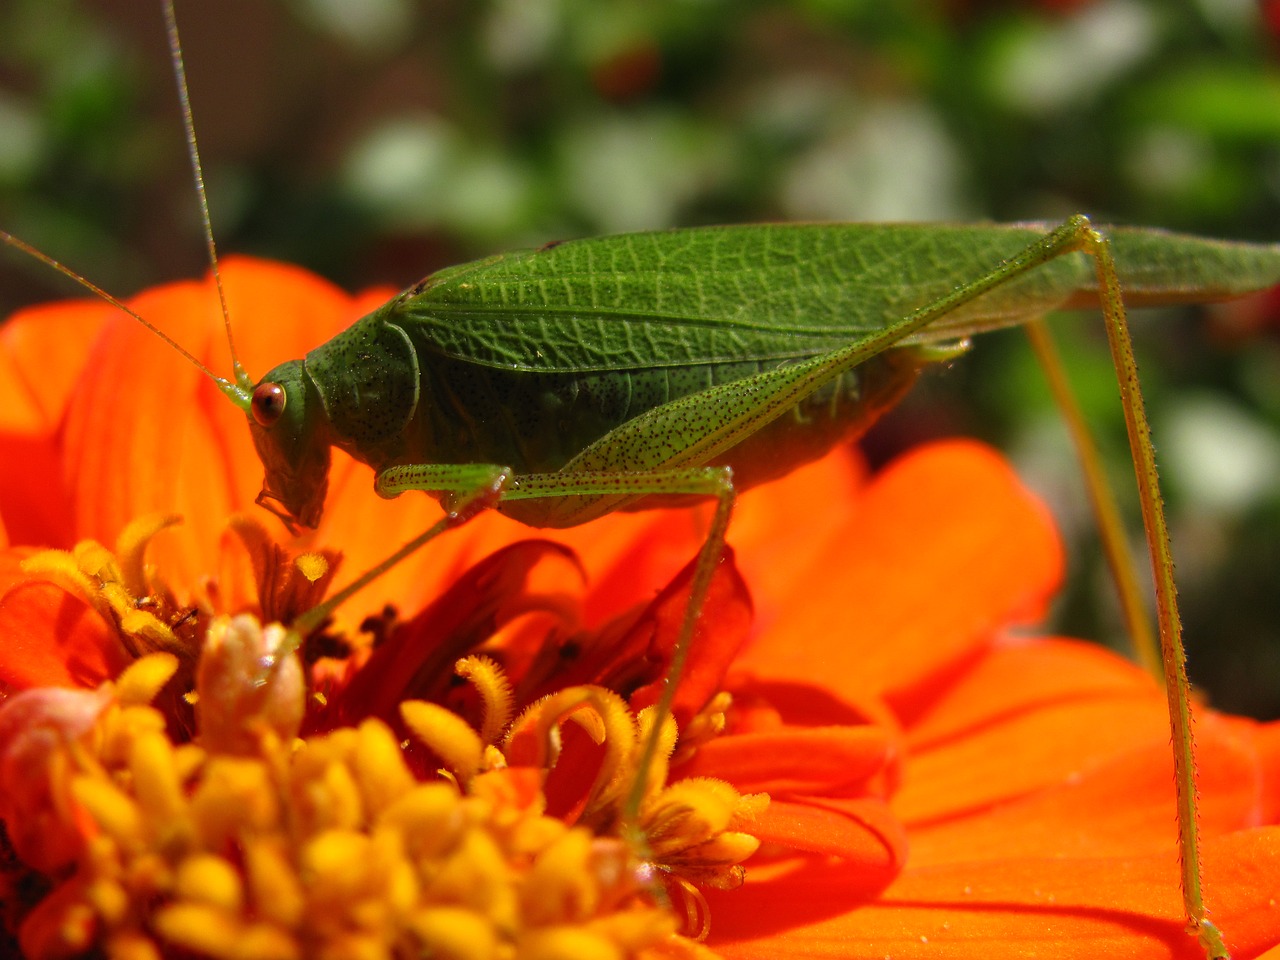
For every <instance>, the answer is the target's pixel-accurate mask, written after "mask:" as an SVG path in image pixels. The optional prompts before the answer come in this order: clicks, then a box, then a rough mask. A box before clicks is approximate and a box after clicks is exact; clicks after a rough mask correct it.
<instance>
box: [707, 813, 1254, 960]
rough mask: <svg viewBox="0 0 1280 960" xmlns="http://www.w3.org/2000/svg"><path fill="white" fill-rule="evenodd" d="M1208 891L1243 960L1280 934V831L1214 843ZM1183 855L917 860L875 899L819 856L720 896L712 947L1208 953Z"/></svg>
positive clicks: (871, 957)
mask: <svg viewBox="0 0 1280 960" xmlns="http://www.w3.org/2000/svg"><path fill="white" fill-rule="evenodd" d="M1203 859H1204V867H1205V875H1206V877H1207V885H1206V891H1207V893H1206V896H1207V898H1208V899H1209V902H1210V906H1211V907H1212V911H1213V920H1214V922H1215V923H1216V924H1217V925H1218V926H1219V927H1220V928H1221V929H1222V930H1223V931H1224V933H1225V935H1226V938H1227V943H1228V946H1229V947H1230V948H1231V951H1232V955H1233V956H1234V957H1236V958H1237V960H1249V958H1253V957H1256V956H1257V955H1258V954H1260V953H1261V952H1262V951H1263V950H1266V949H1268V948H1271V947H1274V946H1275V945H1276V944H1277V943H1278V942H1280V904H1277V903H1276V900H1275V878H1276V877H1277V876H1280V828H1276V827H1268V828H1261V829H1256V830H1249V831H1241V832H1239V833H1233V834H1230V835H1228V836H1226V837H1219V838H1212V839H1210V840H1209V841H1208V842H1207V843H1206V844H1205V848H1204V858H1203ZM1177 876H1178V873H1177V865H1176V862H1175V859H1174V857H1173V856H1172V855H1166V856H1149V857H1134V858H1108V857H1096V858H1082V859H1052V858H1045V859H1035V858H1027V859H1018V860H999V861H994V862H987V863H963V864H949V865H945V866H936V867H924V868H920V869H916V868H914V867H912V866H910V865H909V866H908V867H907V869H906V870H905V871H904V872H903V874H902V875H901V876H900V877H899V879H898V880H897V881H896V882H894V883H893V885H892V886H890V887H889V888H888V889H887V890H886V891H885V892H884V893H883V894H881V895H879V896H877V897H875V898H874V899H873V900H870V901H869V902H868V901H867V898H866V897H865V895H862V894H860V893H859V891H858V890H857V889H856V888H853V887H851V886H850V883H851V882H853V881H854V880H856V874H855V872H854V871H851V870H848V869H842V868H831V867H826V866H822V865H818V864H813V865H811V866H809V867H807V868H806V869H803V870H798V871H795V872H793V873H791V874H788V875H785V876H781V877H777V878H775V879H773V880H771V881H768V882H760V883H754V884H753V883H752V882H751V881H750V879H749V880H748V882H747V884H746V886H744V887H742V888H741V889H739V890H737V891H735V892H733V893H730V894H721V893H716V892H711V893H710V894H709V896H708V900H709V901H710V903H711V913H712V918H713V922H712V930H711V938H710V940H709V941H708V946H709V947H711V948H712V949H713V950H715V951H716V952H717V953H719V954H720V955H721V956H723V957H726V958H730V960H753V958H761V960H764V958H771V960H786V958H789V957H806V958H814V957H831V958H842V960H848V958H859V957H865V958H868V960H880V958H883V957H886V956H891V957H894V958H895V960H911V958H913V957H919V958H921V960H926V958H935V957H940V956H944V957H949V958H961V960H963V958H970V957H971V958H973V960H990V958H991V957H1013V956H1045V957H1054V958H1055V960H1058V958H1061V960H1097V958H1098V957H1133V958H1144V957H1150V958H1153V960H1154V958H1168V957H1182V958H1186V960H1200V958H1202V957H1203V955H1204V954H1203V952H1202V951H1201V950H1200V948H1199V946H1198V945H1197V944H1196V942H1195V941H1194V940H1193V939H1191V938H1190V937H1189V936H1188V935H1187V934H1186V933H1184V932H1183V925H1184V920H1183V917H1182V908H1181V901H1180V896H1179V893H1178V884H1177Z"/></svg>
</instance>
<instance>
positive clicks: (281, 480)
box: [246, 360, 329, 533]
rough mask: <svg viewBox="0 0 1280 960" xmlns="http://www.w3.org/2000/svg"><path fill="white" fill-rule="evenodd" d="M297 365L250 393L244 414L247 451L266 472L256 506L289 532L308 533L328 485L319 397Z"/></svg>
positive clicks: (280, 369) (290, 365)
mask: <svg viewBox="0 0 1280 960" xmlns="http://www.w3.org/2000/svg"><path fill="white" fill-rule="evenodd" d="M310 383H311V378H310V377H308V376H307V372H306V369H305V368H304V367H303V363H302V361H301V360H290V361H288V362H287V363H282V364H280V366H278V367H276V368H275V369H274V370H272V371H271V372H270V373H268V374H267V375H266V376H265V377H263V378H262V380H260V381H259V382H258V385H257V386H256V387H254V388H253V393H252V395H251V396H250V398H249V403H248V406H247V409H246V413H248V420H249V432H250V434H252V436H253V445H254V447H256V448H257V451H258V457H259V458H260V459H261V460H262V466H263V468H264V469H265V470H266V476H265V477H264V478H263V481H262V492H261V493H259V494H258V501H257V502H258V505H259V506H260V507H263V508H264V509H266V510H269V511H271V512H272V513H274V514H275V515H276V516H277V517H279V518H280V519H281V520H283V521H284V523H285V526H287V527H288V528H289V530H290V532H293V533H296V532H297V528H298V527H299V526H302V527H310V528H314V527H315V526H316V525H317V524H318V523H319V522H320V515H321V513H322V512H323V511H324V496H325V492H326V490H327V489H328V484H329V441H328V437H327V436H325V434H324V432H323V431H322V430H319V429H318V425H319V424H320V423H322V422H323V421H324V417H323V416H317V412H322V411H323V408H322V405H321V404H320V400H319V397H318V396H316V393H315V389H314V388H313V387H311V386H310Z"/></svg>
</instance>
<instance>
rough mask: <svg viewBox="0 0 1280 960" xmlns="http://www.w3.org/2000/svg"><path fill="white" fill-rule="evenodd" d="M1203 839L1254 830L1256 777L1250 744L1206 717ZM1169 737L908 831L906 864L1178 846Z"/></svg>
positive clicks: (1201, 748) (1199, 735)
mask: <svg viewBox="0 0 1280 960" xmlns="http://www.w3.org/2000/svg"><path fill="white" fill-rule="evenodd" d="M1196 759H1197V765H1198V767H1199V774H1200V775H1199V778H1198V784H1199V788H1200V829H1201V831H1202V833H1203V834H1204V835H1206V836H1212V835H1215V834H1224V833H1229V832H1230V831H1232V830H1238V829H1241V828H1244V827H1248V826H1252V825H1254V824H1256V823H1258V822H1259V813H1260V811H1259V794H1260V784H1261V778H1262V771H1261V769H1260V765H1259V763H1258V757H1257V754H1256V753H1255V751H1254V749H1253V743H1252V740H1251V738H1249V737H1247V736H1242V735H1241V731H1240V730H1238V729H1236V728H1235V727H1234V725H1232V724H1227V723H1222V722H1220V721H1219V719H1218V718H1217V717H1214V716H1212V715H1210V716H1206V717H1203V718H1201V721H1200V723H1199V724H1198V725H1197V731H1196ZM1176 824H1177V813H1176V811H1175V807H1174V786H1173V759H1172V756H1171V754H1170V751H1169V743H1168V733H1167V731H1166V732H1164V733H1163V735H1159V736H1157V737H1156V738H1155V739H1153V740H1152V741H1151V742H1149V743H1146V744H1144V745H1142V746H1139V747H1136V748H1134V749H1131V750H1117V751H1116V753H1115V754H1114V755H1113V756H1112V757H1110V758H1109V759H1108V760H1106V761H1105V762H1103V763H1100V764H1099V765H1097V766H1094V767H1092V768H1091V769H1088V770H1085V771H1083V772H1082V773H1080V774H1079V775H1078V776H1072V777H1070V778H1068V779H1065V780H1063V781H1061V782H1058V783H1054V784H1051V785H1049V786H1047V787H1045V788H1044V789H1041V790H1037V791H1035V792H1033V793H1030V794H1028V795H1026V796H1023V797H1020V798H1017V799H1015V800H1011V801H1009V802H1006V803H1000V804H997V805H995V806H992V807H990V808H988V809H984V810H980V811H978V812H975V813H971V814H962V815H959V816H956V817H954V818H945V817H944V818H940V819H938V820H936V821H935V822H933V823H928V824H917V825H916V826H915V827H913V828H912V831H911V863H912V865H913V866H923V865H928V864H933V863H940V862H956V861H976V860H999V859H1002V858H1005V857H1009V858H1018V859H1026V858H1030V857H1072V856H1077V857H1089V856H1122V855H1123V856H1134V855H1144V854H1149V853H1156V852H1167V851H1169V850H1171V849H1173V848H1174V846H1175V844H1176V843H1177V829H1176Z"/></svg>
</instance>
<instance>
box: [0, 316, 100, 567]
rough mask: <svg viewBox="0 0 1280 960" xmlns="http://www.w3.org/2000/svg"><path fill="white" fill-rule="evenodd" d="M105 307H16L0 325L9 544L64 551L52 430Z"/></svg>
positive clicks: (64, 514)
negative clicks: (45, 547) (17, 309)
mask: <svg viewBox="0 0 1280 960" xmlns="http://www.w3.org/2000/svg"><path fill="white" fill-rule="evenodd" d="M110 312H111V308H110V307H107V306H104V305H103V304H100V303H97V302H95V301H91V300H89V301H85V300H75V301H67V302H65V303H54V304H47V305H44V306H39V307H31V308H28V309H26V310H20V311H18V312H17V313H15V314H14V315H13V316H12V317H10V318H9V319H8V320H7V321H6V322H5V324H4V326H3V327H0V462H3V463H5V464H7V465H8V466H6V468H5V469H4V470H3V471H0V522H2V523H3V526H4V528H5V530H6V531H7V539H8V542H10V543H25V544H31V545H40V546H51V547H59V548H62V549H66V548H69V547H70V546H71V545H72V544H73V543H74V542H75V533H74V530H73V527H72V523H71V508H70V497H69V493H68V490H67V487H66V486H65V485H64V483H63V478H62V471H61V468H60V466H59V460H60V456H61V454H60V450H59V444H58V430H59V428H60V427H61V425H62V420H63V415H64V413H65V411H66V407H67V403H68V401H69V399H70V397H71V394H72V391H73V389H74V387H75V384H76V382H77V379H78V378H79V377H80V375H81V373H82V372H83V369H84V366H85V363H86V361H87V359H88V356H89V351H90V348H91V346H92V344H93V342H94V339H95V337H96V336H97V333H98V330H99V329H100V328H101V326H102V324H103V322H104V321H105V320H106V318H107V316H108V315H109V313H110Z"/></svg>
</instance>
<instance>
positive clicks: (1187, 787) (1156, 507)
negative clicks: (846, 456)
mask: <svg viewBox="0 0 1280 960" xmlns="http://www.w3.org/2000/svg"><path fill="white" fill-rule="evenodd" d="M1081 249H1083V250H1084V251H1085V252H1087V253H1088V254H1089V255H1090V256H1092V257H1093V260H1094V263H1095V265H1096V272H1097V276H1098V287H1099V294H1100V296H1101V300H1102V312H1103V316H1104V318H1105V320H1106V327H1107V340H1108V343H1109V344H1110V347H1111V355H1112V360H1113V362H1114V365H1115V371H1116V380H1117V383H1118V385H1119V388H1120V397H1121V401H1122V404H1123V406H1124V415H1125V425H1126V428H1127V430H1128V433H1129V448H1130V451H1131V453H1132V454H1133V464H1134V472H1135V474H1136V476H1137V482H1138V493H1139V498H1140V500H1141V504H1142V519H1143V527H1144V528H1145V530H1146V535H1147V549H1148V552H1149V554H1150V558H1151V568H1152V575H1153V577H1154V579H1155V589H1156V617H1157V623H1158V626H1159V636H1160V652H1161V659H1162V661H1163V663H1164V687H1165V696H1166V699H1167V701H1168V708H1169V725H1170V732H1171V735H1172V742H1173V758H1174V782H1175V786H1176V791H1177V804H1178V834H1179V857H1180V861H1181V874H1182V876H1181V880H1182V901H1183V908H1184V911H1185V914H1186V918H1187V931H1188V933H1190V934H1193V935H1194V936H1195V937H1196V938H1197V939H1198V940H1199V942H1200V945H1201V947H1202V948H1203V949H1204V951H1205V955H1206V956H1207V957H1208V958H1209V960H1224V958H1227V957H1228V956H1229V953H1228V951H1227V949H1226V945H1225V943H1224V942H1223V938H1222V934H1221V933H1220V932H1219V931H1218V929H1217V928H1216V927H1215V926H1214V925H1213V923H1212V922H1210V920H1209V919H1208V910H1207V908H1206V906H1205V902H1204V895H1203V886H1202V878H1201V874H1200V830H1199V823H1198V817H1197V809H1196V808H1197V799H1196V763H1195V750H1194V746H1193V737H1192V717H1191V695H1190V682H1189V681H1188V679H1187V667H1186V653H1185V651H1184V649H1183V645H1182V622H1181V619H1180V618H1179V615H1178V597H1177V588H1176V586H1175V584H1174V579H1173V556H1172V552H1171V550H1170V546H1169V531H1168V524H1167V522H1166V520H1165V515H1164V501H1163V498H1162V496H1161V493H1160V482H1159V477H1158V475H1157V470H1156V459H1155V448H1154V446H1153V444H1152V442H1151V431H1150V427H1149V424H1148V422H1147V416H1146V411H1145V405H1144V404H1143V400H1142V390H1141V387H1140V385H1139V382H1138V368H1137V362H1136V360H1135V359H1134V355H1133V344H1132V341H1131V340H1130V337H1129V327H1128V322H1127V321H1126V319H1125V309H1124V301H1123V299H1122V296H1121V289H1120V281H1119V277H1118V275H1117V273H1116V267H1115V260H1114V258H1113V256H1112V252H1111V245H1110V243H1109V242H1108V241H1107V239H1106V238H1105V237H1103V236H1102V235H1101V234H1100V233H1098V232H1097V231H1096V230H1094V229H1092V228H1091V227H1088V228H1086V229H1085V230H1083V231H1082V235H1081Z"/></svg>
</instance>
